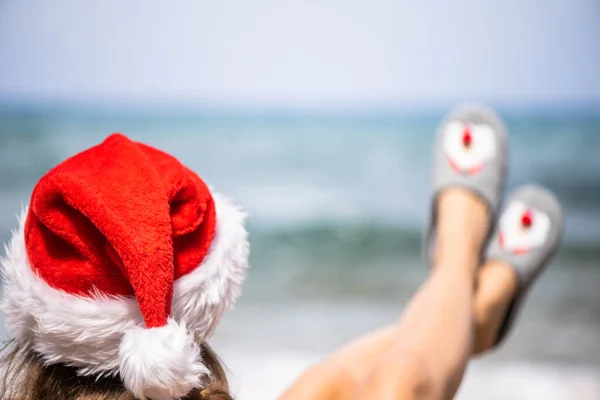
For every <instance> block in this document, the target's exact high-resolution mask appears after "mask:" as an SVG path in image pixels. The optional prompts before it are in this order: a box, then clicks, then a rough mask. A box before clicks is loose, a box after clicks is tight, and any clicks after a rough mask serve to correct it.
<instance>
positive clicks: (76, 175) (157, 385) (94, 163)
mask: <svg viewBox="0 0 600 400" xmlns="http://www.w3.org/2000/svg"><path fill="white" fill-rule="evenodd" d="M6 250H7V255H6V257H5V258H3V259H2V270H3V276H4V292H3V298H2V303H1V309H2V311H3V312H4V313H5V315H6V323H7V328H8V330H9V332H10V333H11V334H12V335H14V337H15V338H16V339H17V340H18V341H19V342H20V343H21V345H23V346H26V347H27V348H30V349H32V350H33V351H35V352H36V353H38V354H39V355H40V356H41V358H42V359H43V361H44V362H45V363H47V364H53V363H63V364H67V365H71V366H74V367H76V368H77V369H78V372H79V373H80V374H82V375H99V376H102V375H117V374H118V375H120V377H121V379H122V381H123V383H124V385H125V386H126V387H127V388H128V389H129V390H131V391H132V392H133V394H134V395H135V396H137V397H139V398H146V397H149V398H151V399H153V400H162V399H173V398H179V397H181V396H184V395H186V394H187V393H188V392H189V391H190V390H191V389H193V388H196V387H202V385H203V384H204V383H205V382H206V379H207V378H208V370H207V368H206V367H205V366H204V365H203V363H202V355H201V354H200V352H199V348H198V346H197V345H196V340H195V339H199V340H206V339H208V338H209V337H210V335H211V334H212V332H213V330H214V328H215V326H216V324H217V322H218V321H219V319H220V318H221V316H222V315H223V313H224V312H225V311H226V310H227V309H229V308H230V307H231V306H232V305H233V302H234V301H235V299H236V298H237V297H238V295H239V293H240V289H241V285H242V281H243V279H244V272H245V269H246V267H247V264H248V251H249V247H248V242H247V233H246V230H245V229H244V214H243V213H242V212H241V211H240V210H239V209H238V208H237V207H236V206H234V205H233V204H232V203H231V202H230V201H229V200H228V199H226V198H224V197H222V196H220V195H218V194H217V193H214V192H213V193H211V191H210V190H209V188H208V187H207V186H206V184H205V183H204V182H203V181H202V180H201V179H200V178H199V177H198V176H197V175H196V174H195V173H193V172H192V171H190V170H189V169H187V168H186V167H184V166H183V165H182V164H181V163H180V162H179V161H178V160H176V159H175V158H173V157H171V156H170V155H168V154H166V153H163V152H161V151H159V150H156V149H154V148H152V147H149V146H146V145H144V144H141V143H136V142H132V141H131V140H129V139H128V138H126V137H125V136H122V135H119V134H115V135H112V136H110V137H108V138H107V139H106V140H105V141H104V142H103V143H101V144H99V145H97V146H95V147H92V148H90V149H88V150H86V151H83V152H82V153H79V154H77V155H75V156H74V157H72V158H70V159H68V160H66V161H64V162H63V163H61V164H59V165H58V166H56V167H55V168H54V169H52V170H51V171H50V172H48V173H47V174H46V175H45V176H44V177H43V178H42V179H41V180H40V181H39V182H38V184H37V185H36V186H35V188H34V190H33V194H32V196H31V203H30V205H29V207H28V210H24V211H23V213H22V215H21V219H20V225H19V229H18V230H17V231H15V232H14V233H13V236H12V239H11V240H10V243H9V244H8V246H7V249H6Z"/></svg>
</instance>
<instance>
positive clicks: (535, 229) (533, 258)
mask: <svg viewBox="0 0 600 400" xmlns="http://www.w3.org/2000/svg"><path fill="white" fill-rule="evenodd" d="M562 234H563V215H562V210H561V207H560V203H559V202H558V200H557V199H556V197H555V196H554V195H553V194H552V193H550V192H549V191H548V190H546V189H544V188H542V187H539V186H535V185H527V186H523V187H522V188H520V189H518V190H516V191H515V192H514V194H512V195H511V196H510V198H509V200H508V202H507V203H506V206H505V207H504V208H503V211H502V213H501V215H500V219H499V221H498V226H497V228H496V232H495V233H494V236H493V238H492V240H491V241H490V243H489V245H488V248H487V251H486V254H485V258H486V259H487V260H501V261H505V262H506V263H508V264H510V265H511V266H512V267H513V268H514V269H515V271H516V273H517V277H518V280H519V289H518V292H517V295H516V296H515V298H514V299H513V301H512V303H511V305H510V307H509V309H508V311H507V313H506V317H505V319H504V322H503V323H502V325H501V327H500V330H499V332H498V338H497V341H496V344H499V343H500V342H501V341H502V340H503V339H504V338H505V337H506V335H507V333H508V332H509V330H510V328H511V326H512V324H513V323H514V321H515V318H516V316H517V314H518V312H519V310H520V308H521V307H522V305H523V303H524V300H525V298H526V295H527V293H528V292H529V289H530V288H531V286H532V285H533V283H534V282H535V280H536V278H537V277H538V276H539V274H541V273H542V271H544V269H545V268H546V266H547V265H548V262H549V261H550V259H551V258H552V256H553V255H554V253H555V252H556V250H557V249H558V246H559V244H560V241H561V238H562Z"/></svg>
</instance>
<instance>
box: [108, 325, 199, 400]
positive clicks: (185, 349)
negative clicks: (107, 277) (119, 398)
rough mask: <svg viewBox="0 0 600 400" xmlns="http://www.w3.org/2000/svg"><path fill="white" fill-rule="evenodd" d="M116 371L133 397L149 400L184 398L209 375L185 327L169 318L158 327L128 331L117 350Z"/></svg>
mask: <svg viewBox="0 0 600 400" xmlns="http://www.w3.org/2000/svg"><path fill="white" fill-rule="evenodd" d="M119 371H120V374H121V379H122V380H123V384H124V385H125V387H126V388H127V389H129V390H130V391H131V393H133V395H134V396H135V397H136V398H139V399H146V398H151V399H152V400H171V399H178V398H180V397H183V396H185V395H186V394H188V393H189V392H190V391H191V390H192V389H193V388H196V387H201V386H202V381H203V378H205V377H207V376H208V374H209V371H208V369H207V368H206V367H205V366H204V365H203V364H202V362H201V361H200V351H199V348H198V346H197V345H196V343H195V342H194V338H193V337H192V336H190V335H189V334H188V332H187V330H186V327H185V324H184V323H182V324H181V325H180V324H178V323H177V322H176V321H174V320H172V319H170V320H169V321H168V323H167V325H166V326H162V327H160V328H152V329H145V328H142V327H139V326H136V327H134V328H133V329H130V330H129V331H127V333H125V336H124V337H123V340H122V342H121V346H120V347H119Z"/></svg>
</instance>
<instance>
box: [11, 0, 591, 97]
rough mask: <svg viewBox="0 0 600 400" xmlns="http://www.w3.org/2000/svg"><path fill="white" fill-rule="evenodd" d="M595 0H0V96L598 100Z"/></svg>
mask: <svg viewBox="0 0 600 400" xmlns="http://www.w3.org/2000/svg"><path fill="white" fill-rule="evenodd" d="M599 65H600V1H598V0H527V1H525V0H504V1H481V0H462V1H458V0H453V1H451V0H412V1H409V0H368V1H367V0H363V1H357V0H304V1H286V0H237V1H234V0H214V1H208V0H194V1H185V0H180V1H175V2H166V1H155V0H143V1H142V0H128V1H122V0H103V1H97V0H52V1H47V0H31V1H23V0H0V100H3V101H9V102H10V101H17V102H40V101H41V102H44V101H45V102H54V101H61V102H67V103H80V102H108V103H110V102H131V103H135V104H145V103H152V104H167V103H190V104H196V103H202V104H232V105H245V106H276V105H279V106H284V107H326V106H372V105H385V104H393V103H400V102H405V103H410V102H416V103H418V102H423V103H434V102H438V101H446V100H448V101H453V100H459V99H460V100H462V99H465V98H470V99H481V100H488V101H496V102H504V103H527V104H544V103H571V102H572V103H600V72H599V71H600V67H599Z"/></svg>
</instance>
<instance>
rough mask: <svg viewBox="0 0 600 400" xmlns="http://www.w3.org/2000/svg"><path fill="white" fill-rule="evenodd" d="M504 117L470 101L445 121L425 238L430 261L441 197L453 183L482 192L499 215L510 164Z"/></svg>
mask: <svg viewBox="0 0 600 400" xmlns="http://www.w3.org/2000/svg"><path fill="white" fill-rule="evenodd" d="M506 132H507V131H506V128H505V126H504V123H503V122H502V120H501V119H500V118H499V117H498V116H497V115H496V114H495V113H494V112H493V111H492V110H490V109H488V108H486V107H483V106H481V105H472V104H466V105H463V106H460V107H458V108H457V109H455V110H454V111H453V112H451V113H450V114H449V115H448V116H447V117H446V118H445V119H444V121H443V122H442V124H441V125H440V128H439V130H438V133H437V137H436V141H435V146H434V167H433V196H432V203H431V209H430V210H431V211H430V218H429V224H428V227H429V229H428V230H427V232H426V237H425V241H424V244H425V246H424V253H425V259H426V260H427V261H428V263H429V265H431V264H432V262H433V254H434V250H435V247H436V243H437V232H436V227H437V215H436V209H437V200H438V196H439V194H440V193H441V192H442V191H443V190H444V189H446V188H449V187H463V188H466V189H468V190H470V191H471V192H473V193H474V194H476V195H477V196H479V197H480V198H481V199H482V200H483V201H484V202H485V203H486V204H487V206H488V208H489V211H490V217H491V218H492V220H493V219H494V216H495V215H496V212H497V210H498V206H499V204H500V200H501V197H502V190H503V188H504V181H505V177H506V168H507V164H508V150H507V143H506V142H507V133H506Z"/></svg>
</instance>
